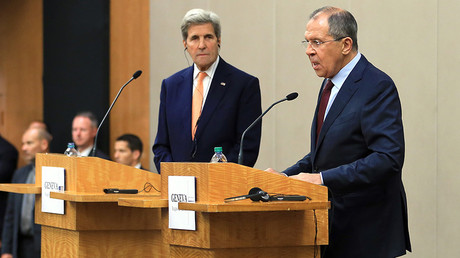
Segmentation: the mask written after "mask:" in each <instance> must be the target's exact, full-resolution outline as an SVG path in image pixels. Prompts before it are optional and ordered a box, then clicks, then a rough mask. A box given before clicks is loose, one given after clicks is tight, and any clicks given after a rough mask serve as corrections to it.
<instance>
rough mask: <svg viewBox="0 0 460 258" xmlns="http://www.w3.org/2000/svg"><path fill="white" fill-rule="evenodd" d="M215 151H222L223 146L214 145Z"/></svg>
mask: <svg viewBox="0 0 460 258" xmlns="http://www.w3.org/2000/svg"><path fill="white" fill-rule="evenodd" d="M214 152H222V147H214Z"/></svg>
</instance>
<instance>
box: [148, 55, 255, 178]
mask: <svg viewBox="0 0 460 258" xmlns="http://www.w3.org/2000/svg"><path fill="white" fill-rule="evenodd" d="M192 87H193V66H191V67H188V68H186V69H184V70H182V71H180V72H178V73H176V74H174V75H172V76H171V77H169V78H167V79H165V80H163V83H162V85H161V102H160V112H159V116H158V131H157V136H156V139H155V144H154V145H153V148H152V150H153V153H154V154H155V157H154V162H155V165H156V167H157V170H158V171H160V163H161V162H173V161H176V162H209V161H210V160H211V157H212V155H213V154H214V147H217V146H221V147H222V148H223V152H224V154H225V156H226V157H227V159H228V161H229V162H237V161H238V152H239V147H240V139H241V134H242V133H243V131H244V130H245V129H246V128H247V127H248V126H249V125H250V124H251V123H252V122H253V121H254V120H255V119H256V118H257V117H258V116H259V115H260V114H261V112H262V111H261V100H260V87H259V80H258V79H257V78H256V77H254V76H251V75H249V74H247V73H245V72H243V71H241V70H238V69H237V68H235V67H233V66H231V65H229V64H227V63H226V62H225V61H224V60H223V59H222V58H221V59H220V61H219V64H218V65H217V68H216V72H215V74H214V77H213V79H212V82H211V86H210V89H209V92H208V96H207V98H206V102H205V105H204V107H203V111H202V113H201V117H200V118H199V121H198V127H197V130H196V134H195V141H192V132H191V123H192V122H191V112H192V108H191V107H192ZM260 136H261V123H258V124H257V125H256V126H254V127H253V128H251V130H249V131H248V132H247V133H246V135H245V139H244V146H243V150H244V161H243V164H244V165H247V166H254V164H255V163H256V160H257V156H258V154H259V147H260Z"/></svg>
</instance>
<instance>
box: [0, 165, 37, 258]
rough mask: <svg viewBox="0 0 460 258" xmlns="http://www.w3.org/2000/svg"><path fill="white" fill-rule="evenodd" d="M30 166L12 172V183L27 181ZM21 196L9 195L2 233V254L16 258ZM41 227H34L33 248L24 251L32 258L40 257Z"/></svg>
mask: <svg viewBox="0 0 460 258" xmlns="http://www.w3.org/2000/svg"><path fill="white" fill-rule="evenodd" d="M31 169H32V164H29V165H27V166H24V167H22V168H19V169H18V170H16V171H15V172H14V175H13V180H12V183H20V184H23V183H25V182H26V180H27V176H28V174H29V171H30V170H31ZM23 196H24V195H23V194H16V193H9V195H8V205H7V207H6V213H5V221H4V227H3V232H2V253H10V254H13V257H18V244H19V243H18V240H19V237H20V235H19V234H20V232H19V231H20V229H19V224H20V221H21V210H22V198H23ZM34 220H35V218H34ZM40 237H41V227H40V225H38V224H35V226H34V246H33V247H30V248H27V250H26V251H29V252H30V253H33V254H34V257H40V245H41V238H40Z"/></svg>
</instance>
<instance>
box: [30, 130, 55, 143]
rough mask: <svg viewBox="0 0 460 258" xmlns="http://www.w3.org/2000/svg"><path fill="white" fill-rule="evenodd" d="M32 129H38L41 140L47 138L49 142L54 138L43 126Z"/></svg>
mask: <svg viewBox="0 0 460 258" xmlns="http://www.w3.org/2000/svg"><path fill="white" fill-rule="evenodd" d="M32 130H37V132H38V139H39V140H46V141H47V142H48V144H49V143H50V142H51V141H52V140H53V136H52V135H51V134H50V133H49V132H48V131H47V130H45V129H43V128H32Z"/></svg>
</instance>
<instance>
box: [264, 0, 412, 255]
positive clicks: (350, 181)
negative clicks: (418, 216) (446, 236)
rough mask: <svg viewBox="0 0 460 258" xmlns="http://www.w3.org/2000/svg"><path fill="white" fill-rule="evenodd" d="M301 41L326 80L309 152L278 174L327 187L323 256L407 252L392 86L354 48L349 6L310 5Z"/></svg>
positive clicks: (400, 143) (397, 107)
mask: <svg viewBox="0 0 460 258" xmlns="http://www.w3.org/2000/svg"><path fill="white" fill-rule="evenodd" d="M304 44H305V46H306V54H307V55H308V57H309V59H310V62H311V65H312V67H313V69H314V70H315V72H316V74H317V75H318V76H320V77H324V78H325V80H324V82H323V86H322V87H321V91H320V94H319V97H318V105H317V108H316V112H315V117H314V119H313V123H312V129H311V152H310V153H309V154H307V155H306V156H305V157H303V158H302V159H301V160H299V161H298V162H297V163H296V164H294V165H293V166H291V167H289V168H288V169H286V170H284V171H283V173H284V174H285V175H287V176H290V177H291V178H295V179H299V180H303V181H307V182H311V183H316V184H324V185H325V186H327V187H328V188H329V190H330V193H331V195H330V198H331V202H332V209H331V210H330V214H329V215H330V216H329V218H330V221H331V228H330V238H329V246H328V247H326V248H323V251H324V254H325V256H324V257H341V258H342V257H373V258H375V257H396V256H401V255H404V254H405V253H406V250H409V251H411V245H410V240H409V232H408V222H407V204H406V194H405V191H404V187H403V183H402V180H401V170H402V166H403V161H404V133H403V125H402V119H401V104H400V101H399V96H398V92H397V90H396V86H395V84H394V82H393V81H392V79H391V78H390V77H389V76H388V75H386V74H385V73H383V72H382V71H380V70H379V69H377V68H376V67H374V66H373V65H372V64H371V63H369V62H368V61H367V60H366V58H365V57H364V56H363V55H361V53H359V52H358V44H357V23H356V20H355V19H354V17H353V15H352V14H351V13H349V12H348V11H345V10H342V9H339V8H335V7H323V8H320V9H318V10H316V11H315V12H313V13H312V15H311V16H310V21H309V22H308V24H307V27H306V31H305V41H304ZM331 82H332V84H331ZM267 171H270V172H274V173H275V172H276V171H274V170H273V169H267Z"/></svg>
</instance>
